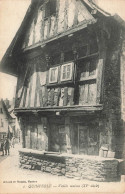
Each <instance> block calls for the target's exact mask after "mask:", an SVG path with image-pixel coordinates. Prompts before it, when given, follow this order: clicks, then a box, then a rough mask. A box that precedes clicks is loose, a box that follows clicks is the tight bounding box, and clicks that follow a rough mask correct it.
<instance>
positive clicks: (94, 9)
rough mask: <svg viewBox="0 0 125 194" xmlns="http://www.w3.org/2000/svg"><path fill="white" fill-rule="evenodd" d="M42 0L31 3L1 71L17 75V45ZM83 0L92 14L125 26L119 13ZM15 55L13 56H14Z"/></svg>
mask: <svg viewBox="0 0 125 194" xmlns="http://www.w3.org/2000/svg"><path fill="white" fill-rule="evenodd" d="M40 1H41V0H37V1H36V0H32V1H31V4H30V6H29V8H28V10H27V12H26V15H25V17H24V19H23V21H22V24H21V26H20V28H19V29H18V31H17V33H16V35H15V37H14V38H13V40H12V42H11V44H10V46H9V47H8V49H7V51H6V53H5V55H4V56H3V58H2V61H1V64H0V71H1V72H4V73H8V74H10V75H14V76H17V75H18V70H17V64H16V63H15V61H16V60H17V59H16V58H15V60H14V57H15V56H14V51H15V50H16V45H17V44H18V43H19V42H20V40H21V37H22V35H23V32H24V31H25V29H26V28H27V22H28V21H29V20H30V18H31V16H32V14H33V13H34V10H35V9H36V4H37V3H38V2H40ZM81 2H82V3H83V4H84V5H85V6H87V8H88V9H89V10H90V11H91V13H92V14H97V13H99V14H101V15H102V16H104V17H112V18H113V19H115V20H116V21H117V22H118V23H120V25H121V26H122V27H124V28H125V22H124V20H122V19H121V18H120V17H119V16H118V15H115V17H113V16H111V14H109V13H107V12H105V11H104V10H103V9H101V8H100V7H99V6H97V5H96V4H95V3H94V2H93V0H81ZM12 55H13V56H12Z"/></svg>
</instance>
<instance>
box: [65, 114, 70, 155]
mask: <svg viewBox="0 0 125 194" xmlns="http://www.w3.org/2000/svg"><path fill="white" fill-rule="evenodd" d="M65 131H66V144H67V153H70V154H71V153H72V151H71V142H70V117H66V118H65Z"/></svg>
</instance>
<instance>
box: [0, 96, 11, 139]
mask: <svg viewBox="0 0 125 194" xmlns="http://www.w3.org/2000/svg"><path fill="white" fill-rule="evenodd" d="M12 120H13V118H12V117H11V116H10V114H9V112H8V109H7V107H6V104H5V102H4V100H3V99H1V100H0V142H1V139H3V138H5V137H7V136H8V137H10V138H11V136H12V133H13V130H12V128H11V122H12Z"/></svg>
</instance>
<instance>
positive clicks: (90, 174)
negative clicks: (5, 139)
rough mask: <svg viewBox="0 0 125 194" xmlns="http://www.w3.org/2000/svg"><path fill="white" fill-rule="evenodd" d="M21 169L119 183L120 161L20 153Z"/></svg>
mask: <svg viewBox="0 0 125 194" xmlns="http://www.w3.org/2000/svg"><path fill="white" fill-rule="evenodd" d="M19 159H20V167H21V168H26V169H31V170H35V169H37V170H41V171H42V172H47V173H51V174H53V175H58V176H66V177H68V178H75V179H88V180H93V181H104V182H107V181H117V180H118V178H119V177H118V170H117V169H118V163H119V162H118V160H116V159H107V158H100V157H94V156H92V157H90V156H81V155H80V156H76V155H67V154H65V155H64V154H60V155H58V154H49V153H48V154H47V153H43V152H41V153H39V152H36V151H35V152H34V153H33V152H28V151H27V152H26V151H19Z"/></svg>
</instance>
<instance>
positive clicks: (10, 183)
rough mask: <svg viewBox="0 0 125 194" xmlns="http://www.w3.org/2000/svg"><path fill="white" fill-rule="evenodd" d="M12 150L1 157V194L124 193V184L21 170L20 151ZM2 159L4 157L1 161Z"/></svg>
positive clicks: (18, 146)
mask: <svg viewBox="0 0 125 194" xmlns="http://www.w3.org/2000/svg"><path fill="white" fill-rule="evenodd" d="M19 148H20V145H15V148H11V149H10V155H9V156H0V161H1V162H0V194H4V193H9V194H11V193H16V194H17V193H62V192H63V193H84V192H88V191H89V192H92V193H95V192H104V193H106V192H115V193H124V191H125V189H124V187H125V186H124V182H115V183H111V182H110V183H101V182H95V181H87V180H75V179H70V178H66V177H62V176H57V175H55V176H54V175H51V174H48V173H43V172H41V171H38V170H27V169H21V168H19V159H18V149H19ZM1 157H3V158H2V159H1Z"/></svg>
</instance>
